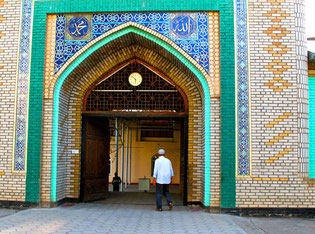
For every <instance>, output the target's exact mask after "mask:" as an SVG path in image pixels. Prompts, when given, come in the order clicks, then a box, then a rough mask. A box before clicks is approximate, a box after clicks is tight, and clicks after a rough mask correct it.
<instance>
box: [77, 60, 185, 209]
mask: <svg viewBox="0 0 315 234" xmlns="http://www.w3.org/2000/svg"><path fill="white" fill-rule="evenodd" d="M137 79H138V80H137ZM187 114H188V101H187V97H186V95H185V93H184V92H183V90H182V89H181V88H180V87H178V86H177V85H176V84H175V83H174V82H173V81H172V80H171V79H169V78H168V77H167V76H166V75H164V74H163V73H162V72H160V71H158V70H157V69H156V68H154V67H152V66H151V65H149V64H147V63H145V62H143V61H141V60H139V59H132V60H130V61H128V62H126V63H124V64H121V65H119V66H117V67H116V68H114V69H113V70H112V71H110V72H109V73H108V74H106V75H105V76H103V77H101V78H100V79H99V80H97V81H96V82H95V83H94V84H93V85H92V87H91V88H90V89H89V90H88V91H87V93H86V95H85V98H84V102H83V113H82V115H83V118H82V120H83V128H82V158H81V160H82V163H81V200H83V201H90V200H97V199H103V198H108V196H111V200H109V202H110V201H111V202H118V198H121V195H120V196H118V195H117V193H113V194H111V192H110V191H113V190H112V186H111V185H110V182H111V181H112V179H113V177H114V174H115V173H118V175H119V176H120V178H121V180H122V183H121V184H120V192H123V191H124V192H127V193H128V196H129V197H128V201H129V202H132V203H137V202H138V203H140V204H143V203H145V202H148V199H145V198H149V197H151V200H152V201H151V203H152V202H154V199H152V197H154V196H152V195H151V196H149V195H148V194H146V195H144V194H141V201H137V197H139V195H134V194H133V195H131V194H132V192H139V190H140V191H143V190H145V192H150V191H151V192H153V190H154V189H153V188H152V187H150V182H152V167H153V165H152V158H151V155H152V154H155V153H156V152H157V150H158V149H159V148H164V149H165V150H166V156H167V157H168V158H169V159H170V160H171V161H172V164H173V170H174V174H175V175H174V178H173V184H172V185H171V193H173V194H172V197H173V201H174V203H175V205H179V204H180V205H182V204H183V203H184V204H186V202H187V184H186V183H185V181H186V180H187V170H186V169H187V123H188V121H187V118H188V115H187ZM144 182H145V183H147V185H146V186H145V187H142V186H143V183H144ZM132 198H134V199H133V200H132ZM113 199H114V200H113ZM121 200H126V198H125V197H124V198H123V199H121ZM144 200H147V201H144Z"/></svg>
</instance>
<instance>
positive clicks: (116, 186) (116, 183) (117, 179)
mask: <svg viewBox="0 0 315 234" xmlns="http://www.w3.org/2000/svg"><path fill="white" fill-rule="evenodd" d="M120 183H121V179H120V177H119V176H118V174H117V172H115V176H114V177H113V180H112V184H113V191H114V192H115V191H117V192H119V185H120Z"/></svg>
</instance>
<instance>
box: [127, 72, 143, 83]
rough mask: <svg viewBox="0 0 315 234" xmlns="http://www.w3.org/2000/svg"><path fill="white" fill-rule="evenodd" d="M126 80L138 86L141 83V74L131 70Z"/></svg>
mask: <svg viewBox="0 0 315 234" xmlns="http://www.w3.org/2000/svg"><path fill="white" fill-rule="evenodd" d="M128 80H129V83H130V84H131V85H132V86H139V85H140V84H141V83H142V76H141V74H140V73H138V72H133V73H131V74H130V76H129V79H128Z"/></svg>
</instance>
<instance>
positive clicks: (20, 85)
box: [13, 0, 33, 171]
mask: <svg viewBox="0 0 315 234" xmlns="http://www.w3.org/2000/svg"><path fill="white" fill-rule="evenodd" d="M32 11H33V1H32V0H24V1H23V3H22V22H21V28H20V48H19V63H18V77H17V88H16V90H17V92H16V115H15V118H16V119H15V137H14V162H13V163H14V165H13V170H14V171H25V170H26V151H27V149H26V146H27V116H28V115H27V114H28V86H29V68H30V66H29V64H30V49H31V31H32Z"/></svg>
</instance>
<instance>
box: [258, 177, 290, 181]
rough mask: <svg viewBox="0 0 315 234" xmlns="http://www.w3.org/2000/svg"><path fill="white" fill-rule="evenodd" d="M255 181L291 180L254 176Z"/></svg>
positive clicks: (287, 179)
mask: <svg viewBox="0 0 315 234" xmlns="http://www.w3.org/2000/svg"><path fill="white" fill-rule="evenodd" d="M253 180H254V181H289V178H270V177H254V178H253Z"/></svg>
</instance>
